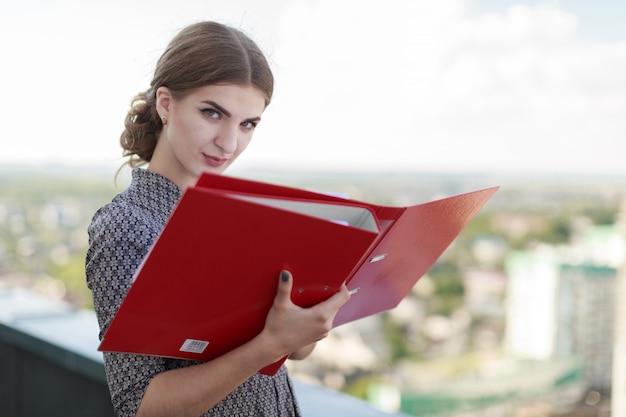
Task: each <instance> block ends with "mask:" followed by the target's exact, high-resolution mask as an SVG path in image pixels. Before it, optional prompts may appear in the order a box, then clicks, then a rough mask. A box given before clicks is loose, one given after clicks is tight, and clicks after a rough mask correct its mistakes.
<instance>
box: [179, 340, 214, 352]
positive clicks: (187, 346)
mask: <svg viewBox="0 0 626 417" xmlns="http://www.w3.org/2000/svg"><path fill="white" fill-rule="evenodd" d="M207 346H209V342H206V341H204V340H195V339H187V340H185V343H183V345H182V346H181V347H180V349H179V350H180V351H181V352H191V353H202V352H204V349H206V347H207Z"/></svg>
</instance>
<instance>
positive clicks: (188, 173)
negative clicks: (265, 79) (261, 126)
mask: <svg viewBox="0 0 626 417" xmlns="http://www.w3.org/2000/svg"><path fill="white" fill-rule="evenodd" d="M156 103H157V110H158V112H159V115H160V116H161V117H165V118H166V119H167V123H166V124H165V125H164V126H163V131H162V132H161V134H160V136H159V139H158V142H157V146H156V149H155V151H154V154H153V156H152V160H151V161H150V166H149V169H150V170H151V171H154V172H157V173H159V174H161V175H163V176H165V177H166V178H168V179H170V180H171V181H172V182H174V183H175V184H176V185H178V186H179V187H181V188H183V189H185V188H187V187H189V186H192V185H194V184H195V183H196V181H197V180H198V177H200V175H201V174H202V173H203V172H212V173H215V174H221V173H222V172H223V171H224V170H225V169H226V168H228V167H229V166H230V164H232V163H233V161H235V159H237V157H238V156H239V155H240V154H241V152H243V150H244V149H246V147H247V146H248V143H250V139H252V134H253V133H254V129H255V128H256V126H257V124H258V123H259V122H260V121H261V115H262V114H263V111H264V110H265V98H264V96H263V94H262V93H261V92H260V90H258V89H257V88H256V87H253V86H242V85H236V84H215V85H208V86H205V87H200V88H198V89H196V90H193V91H192V92H191V93H189V94H187V95H186V96H185V97H184V98H183V99H181V100H175V99H174V98H173V97H172V95H171V92H170V90H169V89H168V88H166V87H160V88H159V89H158V90H157V96H156Z"/></svg>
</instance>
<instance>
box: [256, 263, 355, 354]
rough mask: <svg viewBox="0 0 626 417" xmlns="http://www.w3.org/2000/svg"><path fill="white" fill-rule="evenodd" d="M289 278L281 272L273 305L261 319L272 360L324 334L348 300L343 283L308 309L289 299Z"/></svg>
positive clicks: (326, 333)
mask: <svg viewBox="0 0 626 417" xmlns="http://www.w3.org/2000/svg"><path fill="white" fill-rule="evenodd" d="M292 288H293V277H292V276H291V273H290V272H288V271H282V272H281V274H280V279H279V283H278V291H277V293H276V297H275V298H274V304H273V306H272V308H271V310H270V311H269V313H268V315H267V319H266V320H265V328H264V329H263V332H262V334H263V336H264V337H265V340H267V343H270V344H271V346H272V347H273V348H274V349H275V350H274V352H276V355H277V356H276V360H278V359H280V358H282V357H284V356H286V355H289V354H290V353H292V352H296V351H297V350H299V349H301V348H303V347H305V346H308V345H311V344H313V343H315V342H317V341H319V340H321V339H324V338H325V337H326V336H328V333H329V332H330V330H331V329H332V325H333V320H334V318H335V315H336V314H337V311H338V310H339V308H340V307H341V306H342V305H344V304H345V303H346V302H347V301H348V300H349V299H350V293H349V292H348V289H347V288H346V286H345V285H342V286H341V288H340V290H339V291H338V292H337V293H336V294H333V295H332V296H331V297H330V298H328V299H327V300H325V301H322V302H321V303H319V304H316V305H314V306H312V307H309V308H302V307H300V306H297V305H296V304H294V303H293V302H292V301H291V290H292Z"/></svg>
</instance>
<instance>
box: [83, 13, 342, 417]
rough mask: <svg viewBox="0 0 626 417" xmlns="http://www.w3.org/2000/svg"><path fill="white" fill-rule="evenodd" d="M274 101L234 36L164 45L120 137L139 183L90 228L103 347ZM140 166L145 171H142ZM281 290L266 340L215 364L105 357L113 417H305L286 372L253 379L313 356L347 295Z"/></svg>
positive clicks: (201, 33)
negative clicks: (142, 274) (148, 259)
mask: <svg viewBox="0 0 626 417" xmlns="http://www.w3.org/2000/svg"><path fill="white" fill-rule="evenodd" d="M272 90H273V76H272V73H271V70H270V69H269V66H268V63H267V61H266V59H265V57H264V55H263V53H262V52H261V51H260V50H259V48H258V47H257V45H256V44H255V43H254V42H253V41H251V40H250V39H249V38H248V37H247V36H246V35H244V34H243V33H242V32H240V31H239V30H236V29H233V28H230V27H228V26H224V25H221V24H218V23H214V22H202V23H197V24H194V25H191V26H189V27H187V28H185V29H183V30H182V31H181V32H180V33H179V34H178V35H177V36H176V37H175V38H174V39H173V40H172V41H171V43H170V44H169V45H168V47H167V49H166V50H165V52H164V53H163V55H162V56H161V58H160V59H159V61H158V63H157V66H156V69H155V74H154V78H153V80H152V82H151V85H150V88H149V90H148V91H147V92H145V93H141V94H139V95H138V96H137V97H135V99H134V100H133V102H132V106H131V109H130V111H129V114H128V116H127V118H126V123H125V127H126V130H125V131H124V132H123V133H122V136H121V145H122V147H123V149H124V150H125V155H126V156H128V157H129V164H130V165H131V166H132V167H133V168H134V169H133V172H132V177H133V178H132V182H131V184H130V186H129V187H128V189H126V190H125V191H123V192H122V193H120V194H119V195H117V196H116V197H115V198H114V199H113V201H112V202H111V203H109V204H107V205H106V206H104V207H102V208H101V209H100V210H98V212H97V213H96V215H95V216H94V219H93V221H92V223H91V225H90V227H89V239H90V246H89V250H88V253H87V259H86V272H87V282H88V285H89V288H90V289H91V291H92V293H93V299H94V306H95V309H96V312H97V315H98V321H99V323H100V329H101V332H100V337H102V335H103V334H104V332H105V331H106V329H107V327H108V325H109V323H110V322H111V320H112V318H113V316H114V315H115V313H116V311H117V309H118V308H119V306H120V303H121V301H122V299H123V297H124V295H125V294H126V292H127V291H128V289H129V287H130V284H131V280H132V277H133V274H134V273H135V271H136V269H137V267H138V266H139V264H140V262H141V260H142V259H143V257H144V256H145V255H146V253H147V251H148V249H149V248H150V246H151V245H152V244H153V243H154V241H155V239H156V238H157V236H158V234H159V232H160V231H161V230H162V228H163V227H164V225H165V222H166V221H167V219H168V217H169V215H170V214H171V212H172V210H173V209H174V207H175V205H176V203H177V202H178V200H179V198H180V197H181V195H182V192H183V191H184V190H185V188H187V187H189V186H191V185H193V184H195V182H196V180H197V179H198V177H199V176H200V175H201V173H202V172H205V171H206V172H212V173H222V172H223V171H224V170H225V169H226V168H227V167H228V166H230V164H232V163H233V161H235V160H236V159H237V157H238V156H239V155H240V154H241V152H243V150H244V149H245V148H246V146H247V145H248V143H249V142H250V139H251V138H252V135H253V133H254V130H255V128H256V126H257V125H258V123H259V122H260V120H261V116H262V113H263V111H264V110H265V108H266V107H267V105H268V104H269V102H270V100H271V97H272ZM142 164H148V167H147V169H143V168H139V166H140V165H142ZM207 216H210V213H207ZM216 221H219V220H216ZM214 243H215V244H216V245H219V242H214ZM172 279H175V277H172ZM276 280H277V288H278V289H277V294H276V298H275V300H274V304H273V307H272V309H271V310H270V312H269V313H268V316H267V318H266V324H265V328H264V329H263V331H262V332H261V333H260V334H259V335H258V336H257V337H255V338H254V339H252V340H251V341H250V342H248V343H246V344H244V345H242V346H240V347H239V348H237V349H235V350H233V351H231V352H229V353H227V354H225V355H223V356H221V357H219V358H217V359H215V360H212V361H209V362H205V363H198V362H191V361H185V360H175V359H166V358H160V357H152V356H144V355H132V354H125V353H109V352H107V353H105V354H104V361H105V362H104V363H105V370H106V375H107V380H108V384H109V388H110V391H111V398H112V401H113V405H114V408H115V410H116V412H117V413H118V415H119V416H135V415H136V416H177V417H184V416H190V417H197V416H200V415H204V416H216V415H220V416H231V415H238V416H248V415H249V416H252V415H254V416H261V415H271V416H276V415H289V416H294V415H299V410H298V406H297V403H296V401H295V398H294V395H293V389H292V386H291V382H290V380H289V377H288V375H287V371H286V369H285V367H284V366H283V367H282V368H281V369H280V371H279V372H278V373H277V374H276V375H274V376H271V377H269V376H264V375H261V374H259V373H257V371H258V370H260V369H261V368H263V367H265V366H267V365H269V364H271V363H274V362H275V361H277V360H278V359H280V358H282V357H284V356H285V355H288V354H289V355H290V357H291V358H292V359H302V358H304V357H306V356H308V354H309V353H310V352H311V350H312V349H313V346H314V343H315V342H316V341H317V340H320V339H322V338H324V337H325V336H326V335H327V333H328V332H329V330H330V328H331V325H332V320H333V317H334V315H335V314H336V312H337V310H338V309H339V308H340V307H341V305H343V304H344V303H345V302H346V301H347V300H348V298H349V297H350V296H349V294H348V291H347V289H346V288H345V287H344V288H342V289H341V291H339V292H338V293H337V294H335V295H333V296H332V297H331V298H329V299H328V300H327V301H325V302H323V303H320V304H318V305H316V306H313V307H312V308H309V309H303V308H300V307H298V306H296V305H294V304H293V303H292V302H291V299H290V293H291V287H292V281H293V279H292V276H291V274H290V273H289V272H288V271H282V272H281V274H280V277H276Z"/></svg>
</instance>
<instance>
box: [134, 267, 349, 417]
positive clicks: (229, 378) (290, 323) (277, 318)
mask: <svg viewBox="0 0 626 417" xmlns="http://www.w3.org/2000/svg"><path fill="white" fill-rule="evenodd" d="M282 277H285V278H286V280H285V279H284V278H282ZM292 285H293V279H292V277H291V275H290V274H281V279H280V282H279V285H278V291H277V294H276V298H275V299H274V304H273V307H272V309H271V310H270V312H269V314H268V316H267V319H266V323H265V328H264V329H263V331H262V332H261V333H260V334H259V335H258V336H257V337H255V338H254V339H252V340H251V341H250V342H248V343H246V344H244V345H242V346H240V347H239V348H237V349H235V350H233V351H231V352H229V353H227V354H225V355H223V356H221V357H219V358H217V359H214V360H212V361H210V362H206V363H203V364H200V365H195V366H190V367H187V368H181V369H175V370H171V371H166V372H163V373H160V374H158V375H156V376H155V377H154V378H153V379H152V380H151V382H150V383H149V385H148V388H147V389H146V392H145V395H144V397H143V400H142V401H141V404H140V406H139V410H138V412H137V416H141V417H148V416H154V417H156V416H159V417H160V416H180V417H184V416H190V417H197V416H199V415H201V414H202V413H204V412H206V411H207V410H208V409H210V408H211V407H213V406H214V405H215V404H217V403H218V402H219V401H220V400H221V399H223V398H224V397H225V396H227V395H228V394H229V393H230V392H232V391H233V390H235V389H236V388H237V387H238V386H239V385H241V384H242V383H243V382H244V381H246V380H247V379H248V378H250V377H251V376H252V375H254V374H255V373H256V372H257V371H258V370H259V369H261V368H263V367H264V366H267V365H269V364H271V363H274V362H276V361H277V360H279V359H280V358H282V357H284V356H285V355H288V354H289V353H290V352H300V351H301V349H303V348H305V349H304V350H303V351H306V349H309V351H310V349H312V346H313V344H314V343H315V342H316V341H318V340H320V339H323V338H324V337H326V336H327V335H328V332H329V331H330V329H331V328H332V322H333V318H334V316H335V314H336V313H337V311H338V309H339V308H340V307H341V306H342V305H343V304H344V303H345V302H346V301H347V300H348V299H349V298H350V295H349V293H348V290H347V289H346V288H345V286H344V287H342V289H341V291H340V292H338V293H337V294H335V295H333V296H332V297H331V298H329V299H328V300H326V301H324V302H322V303H320V304H317V305H315V306H313V307H311V308H301V307H299V306H296V305H295V304H293V303H292V302H291V297H290V294H291V288H292Z"/></svg>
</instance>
